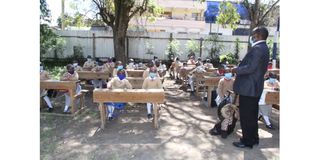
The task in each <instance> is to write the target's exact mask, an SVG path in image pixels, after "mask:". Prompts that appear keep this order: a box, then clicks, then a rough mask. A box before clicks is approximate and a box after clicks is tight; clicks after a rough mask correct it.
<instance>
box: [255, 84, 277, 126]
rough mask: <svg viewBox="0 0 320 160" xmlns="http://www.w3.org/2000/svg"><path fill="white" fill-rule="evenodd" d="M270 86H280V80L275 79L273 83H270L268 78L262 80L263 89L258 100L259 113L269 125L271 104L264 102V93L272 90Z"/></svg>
mask: <svg viewBox="0 0 320 160" xmlns="http://www.w3.org/2000/svg"><path fill="white" fill-rule="evenodd" d="M272 88H280V82H279V81H278V80H276V82H275V83H274V84H271V83H270V82H269V80H266V81H264V89H263V91H262V94H261V97H260V100H259V115H261V116H262V117H263V119H264V121H265V123H266V125H268V126H269V125H271V122H270V119H269V116H270V114H271V111H272V105H270V104H268V105H267V104H266V101H265V99H266V95H267V93H268V92H269V91H270V90H272Z"/></svg>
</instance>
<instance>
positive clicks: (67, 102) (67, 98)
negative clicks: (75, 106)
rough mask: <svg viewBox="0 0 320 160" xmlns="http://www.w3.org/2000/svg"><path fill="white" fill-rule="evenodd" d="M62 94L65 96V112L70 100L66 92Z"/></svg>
mask: <svg viewBox="0 0 320 160" xmlns="http://www.w3.org/2000/svg"><path fill="white" fill-rule="evenodd" d="M64 96H65V98H66V102H65V107H64V112H67V110H68V107H69V106H70V101H71V99H70V96H69V95H68V94H67V93H65V94H64Z"/></svg>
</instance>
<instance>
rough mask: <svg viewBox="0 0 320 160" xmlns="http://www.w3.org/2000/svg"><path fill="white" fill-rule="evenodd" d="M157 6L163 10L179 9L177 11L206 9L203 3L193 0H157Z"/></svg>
mask: <svg viewBox="0 0 320 160" xmlns="http://www.w3.org/2000/svg"><path fill="white" fill-rule="evenodd" d="M156 2H157V4H158V5H159V6H161V7H163V8H179V9H202V10H204V9H206V6H207V4H206V3H205V2H203V3H200V2H199V1H193V0H157V1H156Z"/></svg>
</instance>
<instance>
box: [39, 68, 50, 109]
mask: <svg viewBox="0 0 320 160" xmlns="http://www.w3.org/2000/svg"><path fill="white" fill-rule="evenodd" d="M49 79H50V76H49V73H48V72H47V71H45V70H41V71H40V81H41V80H49ZM40 97H43V99H44V101H45V102H46V103H47V105H48V107H49V108H53V107H52V104H51V101H50V99H49V97H48V96H47V90H46V89H40Z"/></svg>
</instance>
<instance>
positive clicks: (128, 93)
mask: <svg viewBox="0 0 320 160" xmlns="http://www.w3.org/2000/svg"><path fill="white" fill-rule="evenodd" d="M164 98H165V97H164V90H163V89H148V90H145V89H126V90H125V89H111V90H110V89H95V90H94V91H93V102H96V103H99V109H100V118H101V129H104V127H105V124H106V107H105V106H104V105H103V103H105V102H134V103H153V114H154V117H153V124H154V127H155V128H158V127H159V122H158V121H159V106H158V103H164Z"/></svg>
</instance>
